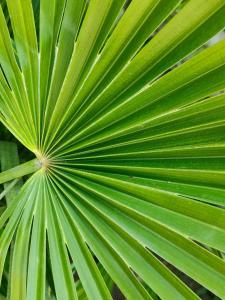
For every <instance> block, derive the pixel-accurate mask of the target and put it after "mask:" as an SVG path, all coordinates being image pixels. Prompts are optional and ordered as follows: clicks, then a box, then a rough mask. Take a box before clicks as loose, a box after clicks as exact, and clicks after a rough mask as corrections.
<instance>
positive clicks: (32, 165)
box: [0, 159, 41, 184]
mask: <svg viewBox="0 0 225 300" xmlns="http://www.w3.org/2000/svg"><path fill="white" fill-rule="evenodd" d="M40 168H41V164H40V162H39V160H38V159H33V160H31V161H28V162H26V163H24V164H21V165H19V166H16V167H14V168H12V169H9V170H7V171H4V172H2V173H0V184H2V183H5V182H8V181H11V180H13V179H16V178H19V177H22V176H25V175H28V174H32V173H34V172H36V171H37V170H39V169H40Z"/></svg>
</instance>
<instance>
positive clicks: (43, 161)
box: [35, 151, 50, 170]
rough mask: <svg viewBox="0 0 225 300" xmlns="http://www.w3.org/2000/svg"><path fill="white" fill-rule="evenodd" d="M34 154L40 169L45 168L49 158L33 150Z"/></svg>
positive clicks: (47, 166) (48, 163) (47, 165)
mask: <svg viewBox="0 0 225 300" xmlns="http://www.w3.org/2000/svg"><path fill="white" fill-rule="evenodd" d="M35 155H36V156H37V159H38V161H39V163H40V167H41V169H43V170H47V169H48V168H49V166H50V160H49V159H48V158H47V157H46V156H44V155H43V154H42V153H40V152H39V151H35Z"/></svg>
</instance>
